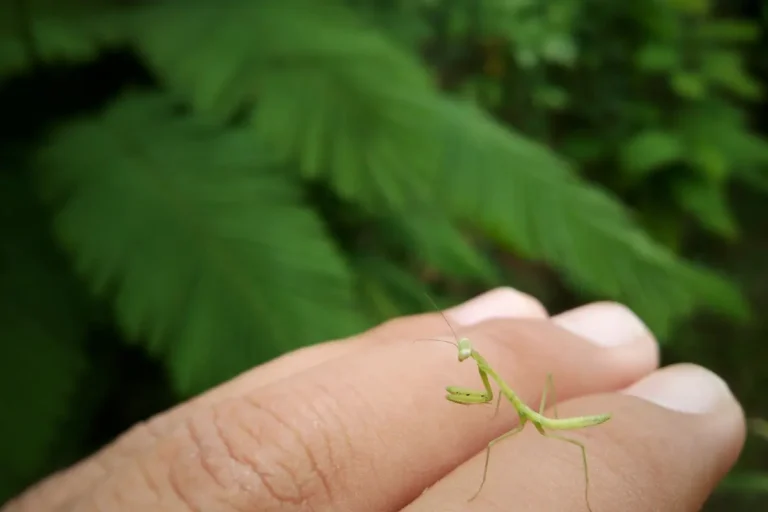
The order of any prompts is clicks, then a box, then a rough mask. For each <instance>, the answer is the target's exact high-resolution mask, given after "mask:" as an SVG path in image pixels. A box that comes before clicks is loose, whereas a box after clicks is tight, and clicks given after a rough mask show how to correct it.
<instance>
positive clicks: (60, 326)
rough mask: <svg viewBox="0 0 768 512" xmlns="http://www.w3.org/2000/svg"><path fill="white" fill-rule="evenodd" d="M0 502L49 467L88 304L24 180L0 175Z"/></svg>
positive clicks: (78, 367)
mask: <svg viewBox="0 0 768 512" xmlns="http://www.w3.org/2000/svg"><path fill="white" fill-rule="evenodd" d="M0 205H2V207H0V227H1V229H0V231H2V233H3V243H2V244H0V269H2V272H0V408H2V411H3V417H4V420H3V421H1V422H0V459H2V462H1V463H0V502H3V501H5V499H6V498H10V497H11V495H12V494H15V493H17V492H20V491H21V490H22V488H23V487H25V486H26V485H29V484H30V483H31V481H32V480H33V479H37V478H40V477H41V476H42V474H41V473H42V472H43V471H47V470H48V469H49V468H48V467H47V464H48V463H49V462H50V459H51V455H52V453H51V450H52V449H53V447H54V443H55V442H56V440H57V438H59V436H60V434H61V430H60V429H61V426H62V424H63V422H64V421H65V420H66V419H67V417H68V416H69V414H70V411H71V410H72V409H73V408H74V406H75V401H74V399H75V396H74V393H75V391H76V389H77V385H78V381H79V378H80V375H81V372H82V371H83V370H84V368H85V363H86V361H85V357H84V352H83V346H82V341H83V337H84V333H85V329H86V327H87V307H86V305H87V300H86V299H85V298H84V297H83V295H82V293H81V291H82V290H81V289H80V287H79V286H78V283H77V282H76V281H74V280H73V279H72V275H71V274H70V272H69V269H68V267H67V265H66V263H65V262H64V260H63V259H62V258H61V254H59V252H58V248H57V247H56V246H55V245H53V243H52V241H51V239H50V236H49V233H48V225H47V222H46V219H45V217H44V215H43V212H42V209H41V207H40V206H39V205H38V204H37V201H36V198H35V196H34V194H33V193H32V191H31V189H30V187H29V184H28V183H27V182H26V180H25V179H23V178H21V177H19V176H15V175H11V174H7V173H0Z"/></svg>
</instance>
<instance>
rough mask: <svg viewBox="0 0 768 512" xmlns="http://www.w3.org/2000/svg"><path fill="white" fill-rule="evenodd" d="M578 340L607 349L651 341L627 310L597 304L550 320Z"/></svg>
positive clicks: (637, 319)
mask: <svg viewBox="0 0 768 512" xmlns="http://www.w3.org/2000/svg"><path fill="white" fill-rule="evenodd" d="M552 321H553V322H555V323H556V324H557V325H559V326H560V327H562V328H563V329H566V330H568V331H570V332H572V333H574V334H576V335H577V336H580V337H582V338H584V339H586V340H589V341H591V342H592V343H595V344H596V345H602V346H606V347H613V346H617V345H626V344H629V343H634V342H636V341H638V340H640V339H643V338H650V339H653V335H652V334H651V333H650V331H649V330H648V328H647V327H646V326H645V324H644V323H643V322H642V321H641V320H640V319H639V318H638V317H637V315H635V314H634V313H633V312H632V311H630V310H629V308H627V307H626V306H622V305H621V304H616V303H613V302H597V303H594V304H589V305H586V306H582V307H580V308H576V309H572V310H570V311H566V312H565V313H561V314H559V315H557V316H555V317H553V318H552Z"/></svg>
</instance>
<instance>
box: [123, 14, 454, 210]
mask: <svg viewBox="0 0 768 512" xmlns="http://www.w3.org/2000/svg"><path fill="white" fill-rule="evenodd" d="M288 34H290V35H288ZM136 45H137V46H138V47H139V49H140V50H141V53H142V55H143V56H144V57H145V59H146V60H147V62H148V63H149V64H150V65H151V66H152V68H153V69H154V70H155V71H156V72H157V73H158V74H159V75H160V76H161V78H162V79H163V80H164V82H165V83H166V84H168V85H169V86H170V87H171V88H172V89H173V90H174V91H178V92H179V93H180V94H182V95H183V96H184V97H185V98H188V99H189V100H190V101H191V103H192V104H193V106H194V107H195V108H196V109H197V110H198V111H199V112H202V113H206V114H209V115H212V116H214V117H215V118H217V119H226V118H228V117H229V116H231V115H232V114H234V113H235V112H238V111H240V110H241V109H244V108H249V109H250V108H252V107H253V106H254V105H256V108H255V110H253V111H252V112H253V124H254V126H255V130H256V133H258V134H259V136H260V137H263V138H264V139H265V140H266V141H268V142H269V143H270V145H271V146H272V147H273V148H274V149H275V150H276V152H277V153H278V154H279V155H280V156H281V157H283V158H285V159H290V160H294V159H298V161H299V162H300V168H301V170H302V173H303V175H304V177H306V178H308V179H323V180H326V181H329V182H331V183H332V184H333V186H334V189H335V190H336V192H337V193H338V194H339V195H341V196H342V197H344V198H347V199H352V200H355V201H361V202H363V203H364V204H368V203H371V204H376V205H385V206H387V207H390V208H392V209H395V210H401V209H403V208H404V207H405V205H407V204H410V203H413V202H415V201H418V200H422V201H423V200H425V199H426V198H428V197H429V196H430V192H431V191H430V190H429V188H428V187H427V179H426V178H427V177H428V176H429V175H433V173H434V171H435V169H436V162H437V158H438V153H439V148H438V147H436V146H435V143H434V140H433V139H431V138H430V137H431V136H432V135H433V133H431V132H426V133H423V134H420V133H419V132H418V131H417V129H418V128H419V127H421V126H423V124H424V122H425V120H424V119H423V118H420V116H421V112H420V110H419V109H418V108H417V109H416V110H414V109H413V108H412V107H414V106H416V107H417V106H418V99H417V98H418V97H419V94H422V93H424V92H429V93H430V94H431V93H433V89H432V86H431V84H430V80H429V77H428V76H427V74H426V73H425V72H424V70H423V69H422V67H421V66H420V65H419V63H418V62H417V61H416V60H415V59H413V57H412V56H410V55H409V54H408V53H406V52H405V51H404V50H403V49H402V48H399V47H397V46H396V45H395V44H393V43H392V42H391V41H389V40H388V39H387V38H386V37H385V36H383V35H382V34H380V33H378V32H377V31H376V30H374V29H373V28H372V27H371V26H368V25H366V24H365V23H363V22H362V21H361V19H360V17H358V16H356V15H355V13H354V12H352V11H351V10H349V9H348V8H346V7H344V6H343V5H341V4H338V3H334V2H313V1H301V0H298V1H297V0H287V1H284V2H274V3H263V2H250V1H244V0H229V1H225V2H219V3H217V4H205V5H202V4H200V3H192V4H190V5H188V4H187V3H184V5H183V6H180V5H179V4H171V6H168V5H161V6H158V7H150V8H148V9H147V10H146V12H145V15H144V16H142V17H141V21H140V30H139V31H138V32H137V36H136ZM412 104H413V105H412ZM393 168H399V169H400V172H390V171H391V169H393ZM405 170H410V171H412V172H410V173H409V174H405Z"/></svg>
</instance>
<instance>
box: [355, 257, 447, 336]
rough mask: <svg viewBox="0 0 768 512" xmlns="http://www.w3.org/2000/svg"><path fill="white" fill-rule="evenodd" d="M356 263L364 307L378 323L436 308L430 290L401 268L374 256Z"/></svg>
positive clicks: (356, 260) (357, 258)
mask: <svg viewBox="0 0 768 512" xmlns="http://www.w3.org/2000/svg"><path fill="white" fill-rule="evenodd" d="M353 261H354V265H355V269H356V273H357V276H358V291H359V294H360V299H361V303H362V304H363V307H364V308H365V310H366V311H367V312H368V314H369V315H370V318H371V319H372V320H373V321H374V322H375V323H380V322H384V321H386V320H389V319H391V318H396V317H399V316H403V315H408V314H415V313H421V312H423V311H428V310H430V309H432V308H433V306H432V303H431V302H430V301H429V299H428V298H427V297H428V295H427V290H428V289H427V287H426V286H424V284H423V283H422V282H421V281H419V280H418V279H417V278H416V277H415V276H413V275H412V274H409V273H408V272H406V271H405V270H403V269H402V268H401V267H399V266H398V265H396V264H394V263H392V262H391V261H389V260H387V259H385V258H382V257H380V256H376V255H371V254H358V255H356V256H355V257H354V258H353Z"/></svg>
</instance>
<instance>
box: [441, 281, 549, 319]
mask: <svg viewBox="0 0 768 512" xmlns="http://www.w3.org/2000/svg"><path fill="white" fill-rule="evenodd" d="M446 314H447V315H448V316H450V317H451V319H453V320H454V321H456V322H458V323H459V324H461V325H467V326H468V325H475V324H479V323H480V322H484V321H485V320H490V319H492V318H521V317H533V318H547V316H548V315H547V312H546V310H545V309H544V306H542V305H541V303H540V302H539V301H537V300H536V299H534V298H533V297H531V296H530V295H527V294H525V293H522V292H519V291H517V290H515V289H513V288H496V289H494V290H491V291H489V292H486V293H484V294H482V295H479V296H477V297H475V298H473V299H470V300H468V301H467V302H464V303H463V304H459V305H458V306H454V307H453V308H451V309H448V310H447V311H446Z"/></svg>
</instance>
